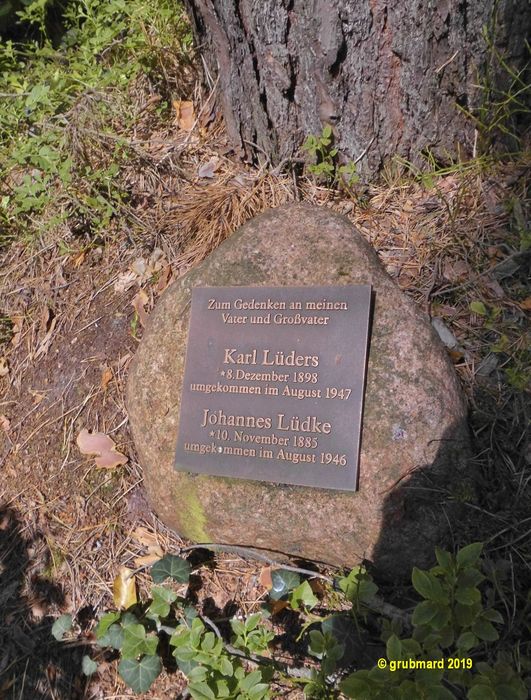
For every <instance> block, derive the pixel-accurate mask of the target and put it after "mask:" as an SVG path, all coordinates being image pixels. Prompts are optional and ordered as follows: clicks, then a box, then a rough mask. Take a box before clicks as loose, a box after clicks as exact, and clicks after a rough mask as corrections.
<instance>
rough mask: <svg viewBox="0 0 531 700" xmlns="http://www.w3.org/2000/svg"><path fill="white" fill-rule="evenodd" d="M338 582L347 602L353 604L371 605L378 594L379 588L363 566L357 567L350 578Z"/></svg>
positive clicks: (344, 577)
mask: <svg viewBox="0 0 531 700" xmlns="http://www.w3.org/2000/svg"><path fill="white" fill-rule="evenodd" d="M337 582H338V585H339V588H340V589H341V590H342V591H343V593H344V594H345V597H346V598H347V600H349V601H350V602H351V603H353V604H359V603H365V604H369V603H370V602H371V601H372V599H373V598H374V596H375V595H376V593H377V592H378V586H377V585H376V584H375V583H374V581H372V579H371V577H370V576H369V574H367V572H366V571H365V569H364V568H363V567H361V566H357V567H355V568H354V569H352V571H351V572H350V573H349V574H348V576H343V577H342V578H340V579H338V581H337Z"/></svg>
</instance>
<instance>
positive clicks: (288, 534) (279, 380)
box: [127, 204, 468, 577]
mask: <svg viewBox="0 0 531 700" xmlns="http://www.w3.org/2000/svg"><path fill="white" fill-rule="evenodd" d="M236 287H239V288H241V293H240V294H238V292H237V290H235V288H236ZM251 288H254V289H255V290H256V291H255V292H253V290H252V289H251ZM341 288H343V289H341ZM371 292H372V298H373V300H374V302H373V306H372V316H371V319H369V306H370V304H369V294H370V293H371ZM268 299H269V300H270V304H275V303H281V302H284V303H285V305H286V308H279V309H274V308H270V309H267V300H268ZM236 300H239V301H238V302H237V303H236ZM327 301H328V302H329V303H330V304H334V303H337V304H338V308H334V309H333V308H330V309H329V310H328V313H327V312H326V309H325V308H319V309H317V308H315V309H313V306H315V305H316V304H318V303H321V304H325V303H326V302H327ZM263 302H265V303H266V307H263V308H256V307H257V306H258V305H260V304H261V303H263ZM223 304H225V308H223V306H222V305H223ZM290 304H291V305H292V308H291V309H290V308H289V306H290ZM298 304H299V305H300V308H299V309H298V308H297V305H298ZM308 304H309V306H307V305H308ZM341 304H344V305H346V307H347V308H346V309H345V308H340V307H341ZM209 305H212V307H211V308H210V309H209ZM244 305H247V308H244ZM217 306H219V308H216V307H217ZM238 306H239V307H240V308H238ZM253 306H254V307H255V308H252V307H253ZM312 309H313V311H314V312H315V313H310V312H311V311H312ZM297 313H298V314H299V316H298V317H296V314H297ZM275 316H278V318H279V319H282V318H287V317H290V318H293V317H296V318H298V320H299V322H298V323H297V322H295V321H290V322H282V321H280V322H277V323H275V322H273V317H275ZM303 316H304V317H305V318H306V317H308V318H309V317H314V319H321V323H319V322H316V323H315V328H314V329H313V331H315V333H314V334H313V331H312V334H308V331H309V325H308V324H307V322H305V323H302V321H301V318H302V317H303ZM191 317H192V323H190V319H191ZM251 317H253V318H254V319H255V321H256V322H255V323H251ZM326 317H328V318H329V319H330V321H328V322H327V323H330V324H331V325H327V324H325V323H322V319H323V318H326ZM258 318H261V319H262V321H258V320H257V319H258ZM267 318H269V322H268V323H266V322H264V319H267ZM234 319H239V322H234V323H231V321H234ZM243 319H245V320H243ZM331 319H334V321H333V323H332V321H331ZM349 324H350V325H349ZM251 326H252V327H251ZM303 326H307V327H306V328H304V329H303ZM368 327H369V329H368ZM353 328H354V329H357V330H356V331H355V332H354V331H353ZM334 329H335V330H334ZM367 331H368V337H369V348H368V362H367V375H366V383H365V398H364V402H363V384H364V380H363V375H364V369H365V348H366V347H367ZM187 348H188V360H187V363H186V380H185V357H186V354H187ZM264 353H265V354H264ZM264 361H265V363H264ZM271 361H274V363H275V364H274V365H268V364H267V363H269V362H271ZM334 361H337V363H338V365H337V367H335V368H334ZM305 363H306V364H305ZM314 364H316V365H317V366H315V367H314V366H313V365H314ZM270 367H273V368H274V371H275V372H276V375H275V376H274V377H273V375H272V374H271V372H272V370H271V369H269V368H270ZM338 368H339V369H338ZM267 371H269V373H270V375H271V376H268V377H265V373H266V372H267ZM227 372H228V373H229V374H228V376H227ZM253 372H255V376H254V378H253V377H252V373H253ZM258 372H260V374H262V375H264V376H263V377H261V378H259V379H257V374H258ZM297 372H301V373H302V374H300V375H299V374H296V373H297ZM312 374H313V375H316V376H315V377H313V376H312ZM280 375H282V376H280ZM306 375H307V376H306ZM299 378H300V379H301V380H302V381H301V382H298V381H294V380H296V379H299ZM313 379H315V382H314V381H313ZM305 380H307V381H305ZM297 384H300V386H296V385H297ZM312 384H314V385H315V386H314V387H313V391H314V393H313V394H312V393H311V391H312ZM224 387H227V388H224ZM230 387H236V389H230ZM237 387H244V389H238V388H237ZM250 387H254V388H256V387H259V388H260V391H259V392H256V393H255V394H254V395H253V394H250V393H249V391H248V389H249V388H250ZM266 387H269V390H271V391H272V394H271V395H267V394H265V388H266ZM218 389H219V390H218ZM296 389H299V390H300V392H301V393H299V394H297V392H296ZM304 389H305V390H306V391H303V390H304ZM348 389H350V394H349V396H348V398H345V397H346V393H347V392H346V391H345V390H348ZM273 390H274V391H273ZM277 390H278V393H279V395H280V396H279V395H273V394H276V391H277ZM285 391H287V392H288V393H287V394H285V395H284V396H282V392H285ZM341 391H342V394H339V393H337V392H341ZM290 392H293V395H290ZM318 392H319V393H318ZM327 392H328V394H327ZM334 392H335V393H334ZM297 396H300V397H301V398H297ZM325 397H327V398H325ZM299 404H300V407H301V409H302V408H303V409H304V410H297V406H298V405H299ZM327 404H328V408H327ZM127 407H128V412H129V417H130V422H131V429H132V433H133V438H134V441H135V446H136V449H137V453H138V457H139V461H140V463H141V465H142V467H143V469H144V481H145V486H146V490H147V494H148V497H149V500H150V503H151V506H152V508H153V509H154V510H155V511H156V512H157V513H158V515H159V516H160V517H161V518H162V519H163V520H164V521H165V522H166V524H167V525H168V526H170V527H172V528H174V529H175V530H176V531H177V532H178V533H179V534H181V535H182V536H184V537H186V538H189V539H191V540H193V541H195V542H203V543H209V542H218V543H220V542H221V543H226V544H227V545H230V544H234V545H240V546H250V547H258V548H262V549H264V550H267V551H269V552H274V553H275V556H282V555H283V554H286V555H291V556H292V557H293V556H295V557H302V558H309V559H313V560H316V561H321V562H326V563H330V564H336V565H344V566H350V565H354V564H356V563H359V562H360V561H362V560H363V559H369V560H372V561H373V562H374V563H375V565H376V566H377V567H378V568H379V569H380V570H381V571H382V572H383V573H384V574H386V575H387V576H389V577H395V576H398V577H403V576H407V575H408V574H409V573H410V571H411V567H412V566H413V565H418V566H427V565H429V564H430V563H431V561H432V558H433V548H434V545H435V544H442V543H444V540H445V537H446V533H447V529H448V527H449V523H450V524H451V522H452V519H453V518H455V517H457V515H458V512H457V506H455V505H454V506H451V505H449V504H448V502H444V503H443V501H445V498H444V494H445V493H448V492H451V491H452V489H454V488H455V487H456V486H457V485H460V484H461V483H462V482H463V480H466V479H467V477H468V473H467V458H468V436H467V430H466V411H465V404H464V401H463V398H462V395H461V392H460V389H459V385H458V381H457V378H456V376H455V373H454V370H453V367H452V366H451V364H450V362H449V360H448V358H447V355H446V351H445V349H444V348H443V346H442V345H441V343H440V341H439V339H438V338H437V337H436V335H435V333H434V331H433V329H432V328H431V326H430V324H429V321H428V319H427V318H426V317H424V315H423V314H422V313H421V312H420V310H419V309H418V308H417V307H416V306H415V305H414V303H413V302H411V301H410V300H408V299H407V298H406V297H405V295H404V294H403V293H402V292H401V291H400V290H399V289H398V287H397V286H396V285H395V284H394V282H393V281H392V280H391V278H390V277H389V276H388V275H387V273H386V272H385V270H384V269H383V267H382V265H381V263H380V262H379V260H378V258H377V255H376V253H375V251H374V250H373V249H372V248H371V246H370V245H369V244H368V243H367V242H366V241H365V240H364V239H363V237H362V236H361V235H360V234H359V233H358V232H357V231H356V230H355V228H354V227H353V226H352V224H350V222H349V221H348V220H347V219H345V218H344V217H342V216H339V215H337V214H335V213H333V212H331V211H329V210H327V209H324V208H318V207H312V206H309V205H303V204H292V205H287V206H284V207H280V208H278V209H273V210H269V211H267V212H265V213H264V214H262V215H261V216H258V217H256V218H255V219H253V220H251V221H249V222H248V223H246V224H245V225H244V226H243V227H242V228H241V229H239V230H238V231H237V232H235V233H234V234H233V235H232V236H231V237H230V238H229V239H228V240H227V241H226V242H225V243H223V244H222V245H221V246H220V247H219V248H218V249H217V250H216V251H214V252H213V253H212V254H211V255H210V256H209V257H208V258H207V259H206V260H205V261H204V262H203V263H201V264H200V265H198V266H196V267H195V268H194V269H192V270H191V271H189V272H188V273H187V274H185V275H184V276H183V277H182V278H181V279H179V280H178V281H177V282H175V283H174V284H173V285H171V287H169V288H168V290H167V291H166V292H165V293H164V295H163V297H162V298H161V299H160V300H159V302H158V304H157V306H156V308H155V310H154V312H153V313H152V315H151V318H150V322H149V324H148V327H147V328H146V331H145V334H144V337H143V339H142V341H141V343H140V346H139V348H138V351H137V353H136V355H135V358H134V360H133V362H132V366H131V370H130V374H129V379H128V387H127ZM231 416H232V418H231ZM279 416H281V418H279ZM360 416H361V431H360ZM259 419H261V420H259ZM238 422H239V423H243V425H237V424H236V423H238ZM258 423H260V426H258ZM269 423H271V425H269ZM285 428H286V430H284V429H285ZM358 434H359V435H361V447H360V450H359V465H358V437H359V435H358ZM272 436H275V437H274V439H276V440H277V441H278V440H281V441H285V440H286V436H287V439H288V444H286V445H280V444H276V445H274V447H275V449H274V450H272V449H271V444H269V445H268V446H267V450H269V452H272V453H273V456H272V457H269V456H268V455H269V452H268V453H267V454H266V456H264V455H263V454H262V456H260V449H266V443H267V440H266V442H265V443H263V444H262V445H261V447H260V445H259V444H258V443H257V444H256V445H255V444H253V438H254V440H255V441H256V440H259V439H260V438H261V437H262V438H269V439H270V440H272V439H273V438H272ZM312 438H314V440H312ZM315 442H316V443H317V444H314V443H315ZM235 448H238V450H236V451H235ZM240 449H241V450H242V452H241V453H240ZM244 449H246V450H248V452H247V454H244V453H243V450H244ZM252 451H254V453H253V452H252ZM231 452H232V454H231ZM296 453H297V454H298V455H299V456H293V455H295V454H296ZM279 454H280V455H281V457H280V458H279V457H278V455H279ZM286 455H288V458H285V457H286ZM289 455H291V457H289ZM305 456H306V460H305V459H304V457H305ZM314 459H315V461H314ZM343 462H344V463H343Z"/></svg>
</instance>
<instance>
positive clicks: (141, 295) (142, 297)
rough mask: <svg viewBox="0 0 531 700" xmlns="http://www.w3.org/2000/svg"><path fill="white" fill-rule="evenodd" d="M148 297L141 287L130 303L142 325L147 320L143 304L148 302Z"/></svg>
mask: <svg viewBox="0 0 531 700" xmlns="http://www.w3.org/2000/svg"><path fill="white" fill-rule="evenodd" d="M148 301H149V297H148V295H147V294H146V293H145V291H144V290H143V289H141V290H140V291H139V292H137V294H135V297H134V299H133V301H132V302H131V305H132V306H133V308H134V310H135V311H136V313H137V316H138V320H139V321H140V323H141V324H142V326H145V325H146V323H147V320H148V314H147V312H146V310H145V309H144V306H145V305H146V304H147V303H148Z"/></svg>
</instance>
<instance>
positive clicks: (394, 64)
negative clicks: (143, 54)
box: [185, 0, 529, 176]
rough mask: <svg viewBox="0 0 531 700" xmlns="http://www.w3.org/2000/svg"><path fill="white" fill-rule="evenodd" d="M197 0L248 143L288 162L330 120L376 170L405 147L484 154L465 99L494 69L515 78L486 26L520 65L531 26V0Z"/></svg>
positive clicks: (227, 110)
mask: <svg viewBox="0 0 531 700" xmlns="http://www.w3.org/2000/svg"><path fill="white" fill-rule="evenodd" d="M185 2H186V5H187V9H188V11H189V15H190V18H191V20H192V25H193V28H194V33H195V37H196V40H197V42H198V45H199V46H200V47H201V50H202V55H203V58H204V60H205V63H206V65H207V66H208V69H209V71H210V72H211V73H212V74H213V75H214V76H217V77H218V95H219V100H220V103H221V107H222V110H223V114H224V118H225V122H226V127H227V132H228V135H229V139H230V141H231V143H232V145H233V146H234V148H235V149H236V150H237V151H238V152H240V153H241V154H242V155H245V156H246V157H248V158H249V157H252V156H253V155H254V156H256V155H257V154H258V155H259V154H260V153H266V154H267V155H268V157H269V159H270V161H271V162H272V163H274V164H278V163H279V162H281V161H282V160H283V159H285V158H290V157H292V156H293V155H294V154H295V153H296V152H297V150H298V148H299V147H300V145H301V143H302V141H303V140H304V138H305V136H307V135H308V134H319V133H320V132H321V130H322V128H323V125H324V124H325V123H330V124H332V125H333V126H334V135H335V141H336V145H337V146H338V147H339V151H340V155H341V157H342V158H343V159H345V160H354V159H358V158H359V166H358V167H359V169H360V170H361V171H362V172H363V174H364V175H366V176H368V175H372V174H374V173H375V172H377V171H378V170H379V169H380V168H381V167H382V165H383V164H384V163H385V162H386V161H388V160H389V159H390V158H391V157H393V156H395V155H400V156H401V157H402V158H405V159H406V160H408V161H411V162H413V163H415V164H419V163H420V162H421V161H422V154H426V153H428V152H429V153H430V154H432V155H433V157H434V158H435V159H437V160H438V161H440V162H447V161H448V160H449V159H451V158H456V157H467V156H470V155H473V153H474V149H475V143H476V141H477V133H476V131H475V126H474V123H473V121H472V120H470V119H468V118H467V117H466V116H465V114H464V111H463V110H466V111H474V110H475V109H476V108H477V107H478V106H479V105H480V103H481V100H482V99H485V98H486V96H487V95H486V88H485V86H483V87H478V85H480V84H481V81H482V80H484V81H486V80H487V79H488V80H489V81H490V82H491V83H492V80H493V78H494V79H495V80H497V81H498V83H499V81H500V80H501V81H502V83H503V81H505V83H507V85H505V84H502V83H499V85H498V87H502V88H503V89H507V86H508V84H509V83H510V82H511V81H510V78H509V76H504V75H503V71H502V70H500V66H499V65H495V64H496V61H497V59H494V60H490V67H489V57H490V59H492V52H491V51H489V49H488V46H487V44H488V42H486V41H485V37H484V33H483V29H484V27H487V32H489V33H490V38H491V39H494V40H495V42H496V44H497V46H498V47H499V50H501V51H503V52H504V54H505V55H506V56H507V55H508V56H509V60H510V61H512V64H513V65H516V66H518V65H520V66H521V65H522V61H523V60H524V59H523V53H524V51H525V42H524V38H525V36H526V33H527V32H528V31H529V13H528V11H527V2H526V0H523V1H522V0H404V1H403V2H400V1H398V0H395V1H393V2H391V1H390V0H387V1H386V0H328V1H326V0H185ZM487 71H490V72H487ZM485 76H486V77H485ZM485 84H486V83H485ZM485 84H484V85H485ZM459 107H460V108H462V109H459ZM512 145H513V146H514V144H512Z"/></svg>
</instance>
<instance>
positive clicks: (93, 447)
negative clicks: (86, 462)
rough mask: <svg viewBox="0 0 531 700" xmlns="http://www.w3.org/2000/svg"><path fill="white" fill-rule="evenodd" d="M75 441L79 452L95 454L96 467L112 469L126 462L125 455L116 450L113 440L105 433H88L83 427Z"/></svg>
mask: <svg viewBox="0 0 531 700" xmlns="http://www.w3.org/2000/svg"><path fill="white" fill-rule="evenodd" d="M76 442H77V446H78V447H79V451H80V452H81V454H84V455H96V458H95V462H96V466H97V467H101V468H103V469H114V468H115V467H118V466H120V465H121V464H125V463H126V462H127V457H126V456H125V455H123V454H122V453H121V452H118V450H117V449H116V445H115V443H114V441H113V440H112V439H111V438H110V437H109V436H108V435H105V433H98V432H94V433H89V431H88V430H86V429H85V428H83V430H82V431H81V432H80V433H79V435H78V436H77V440H76Z"/></svg>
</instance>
